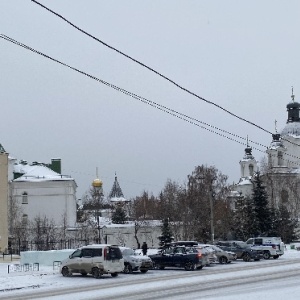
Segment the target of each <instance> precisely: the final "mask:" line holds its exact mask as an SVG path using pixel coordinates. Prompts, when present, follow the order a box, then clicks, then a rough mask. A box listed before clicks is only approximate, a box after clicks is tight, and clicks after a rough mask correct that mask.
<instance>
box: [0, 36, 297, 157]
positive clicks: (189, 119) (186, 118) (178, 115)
mask: <svg viewBox="0 0 300 300" xmlns="http://www.w3.org/2000/svg"><path fill="white" fill-rule="evenodd" d="M0 38H2V39H4V40H6V41H8V42H11V43H13V44H15V45H17V46H20V47H22V48H24V49H27V50H30V51H31V52H34V53H36V54H39V55H41V56H43V57H45V58H48V59H50V60H52V61H54V62H56V63H58V64H60V65H63V66H65V67H67V68H69V69H71V70H73V71H76V72H78V73H80V74H82V75H85V76H87V77H89V78H91V79H93V80H96V81H98V82H100V83H102V84H104V85H106V86H108V87H110V88H113V89H114V90H117V91H119V92H121V93H123V94H125V95H127V96H130V97H132V98H134V99H136V100H139V101H141V102H143V103H145V104H147V105H150V106H152V107H154V108H157V109H159V110H161V111H163V112H165V113H168V114H169V115H171V116H173V117H176V118H178V119H181V120H183V121H186V122H188V123H190V124H192V125H195V126H198V127H200V128H201V129H204V130H207V131H209V132H211V133H214V134H217V135H219V136H221V137H224V138H227V139H228V140H231V141H234V142H236V143H239V144H242V145H247V143H244V142H241V141H238V140H237V139H235V138H231V137H228V136H226V135H225V134H222V133H219V132H216V131H215V130H214V129H216V130H219V131H221V132H223V133H226V134H229V135H232V136H234V137H236V138H240V139H243V140H246V138H243V137H240V136H238V135H236V134H233V133H231V132H229V131H226V130H223V129H219V128H217V127H215V126H212V125H209V124H207V123H205V122H202V121H200V120H197V119H195V118H192V117H189V116H187V115H185V114H182V113H180V112H178V111H176V110H173V109H170V108H168V107H166V106H164V105H161V104H159V103H156V102H154V101H152V100H149V99H146V98H144V97H141V96H139V95H137V94H134V93H132V92H130V91H127V90H125V89H123V88H120V87H118V86H116V85H114V84H111V83H109V82H107V81H105V80H102V79H99V78H97V77H96V76H93V75H90V74H88V73H86V72H84V71H81V70H79V69H77V68H75V67H72V66H70V65H68V64H66V63H63V62H61V61H59V60H57V59H55V58H53V57H51V56H49V55H47V54H44V53H42V52H40V51H38V50H35V49H34V48H31V47H29V46H27V45H25V44H23V43H21V42H18V41H16V40H14V39H12V38H10V37H8V36H6V35H4V34H0ZM199 123H200V124H199ZM201 124H202V125H201ZM203 125H206V126H209V127H211V128H213V129H210V128H206V127H205V126H203ZM248 141H250V142H252V143H254V144H257V145H259V146H261V147H264V148H268V147H267V146H265V145H262V144H260V143H257V142H255V141H251V140H250V139H248ZM252 148H253V149H255V150H257V151H259V152H263V153H265V151H264V150H261V149H259V148H256V147H252ZM284 154H285V155H288V156H291V157H294V158H297V159H299V160H300V158H299V157H297V156H294V155H291V154H288V153H284Z"/></svg>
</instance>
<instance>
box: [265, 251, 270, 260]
mask: <svg viewBox="0 0 300 300" xmlns="http://www.w3.org/2000/svg"><path fill="white" fill-rule="evenodd" d="M263 257H264V259H270V257H271V254H270V252H269V251H266V252H264V254H263Z"/></svg>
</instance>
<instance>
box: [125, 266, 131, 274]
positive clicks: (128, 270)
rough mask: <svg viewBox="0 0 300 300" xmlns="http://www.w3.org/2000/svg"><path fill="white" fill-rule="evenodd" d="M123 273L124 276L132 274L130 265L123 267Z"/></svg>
mask: <svg viewBox="0 0 300 300" xmlns="http://www.w3.org/2000/svg"><path fill="white" fill-rule="evenodd" d="M124 273H125V274H130V273H132V267H131V265H130V264H127V265H125V267H124Z"/></svg>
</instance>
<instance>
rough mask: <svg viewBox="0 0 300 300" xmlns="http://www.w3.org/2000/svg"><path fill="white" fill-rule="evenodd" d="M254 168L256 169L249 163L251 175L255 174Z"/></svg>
mask: <svg viewBox="0 0 300 300" xmlns="http://www.w3.org/2000/svg"><path fill="white" fill-rule="evenodd" d="M253 170H254V167H253V165H249V174H250V176H253Z"/></svg>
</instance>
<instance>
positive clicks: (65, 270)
mask: <svg viewBox="0 0 300 300" xmlns="http://www.w3.org/2000/svg"><path fill="white" fill-rule="evenodd" d="M61 274H62V276H64V277H69V276H71V275H72V273H71V272H70V270H69V268H68V267H63V268H62V270H61Z"/></svg>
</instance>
